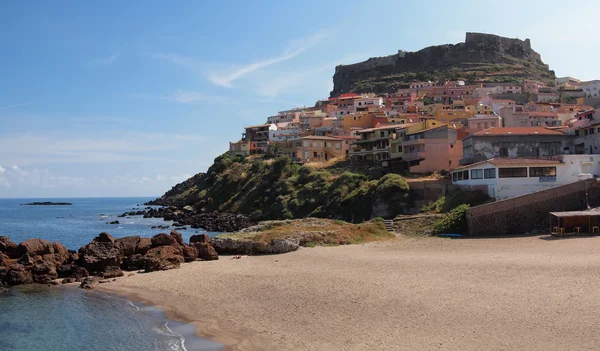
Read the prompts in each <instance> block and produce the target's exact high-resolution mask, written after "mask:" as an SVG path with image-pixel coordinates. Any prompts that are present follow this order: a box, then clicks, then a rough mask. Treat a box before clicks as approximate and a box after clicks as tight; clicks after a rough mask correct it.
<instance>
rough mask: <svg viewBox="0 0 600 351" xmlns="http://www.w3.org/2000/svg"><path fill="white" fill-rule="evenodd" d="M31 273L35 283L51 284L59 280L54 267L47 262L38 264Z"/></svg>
mask: <svg viewBox="0 0 600 351" xmlns="http://www.w3.org/2000/svg"><path fill="white" fill-rule="evenodd" d="M31 273H32V275H33V281H34V282H35V283H39V284H51V283H52V281H53V280H54V279H56V278H58V274H57V273H56V268H55V267H54V265H53V264H52V263H50V262H46V261H42V262H36V263H35V265H34V266H33V267H32V268H31Z"/></svg>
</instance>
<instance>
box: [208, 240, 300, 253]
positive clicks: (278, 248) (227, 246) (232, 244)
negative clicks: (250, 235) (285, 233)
mask: <svg viewBox="0 0 600 351" xmlns="http://www.w3.org/2000/svg"><path fill="white" fill-rule="evenodd" d="M211 242H212V245H213V246H214V248H215V250H216V251H217V252H218V253H220V254H231V255H249V254H258V255H261V254H281V253H286V252H290V251H296V250H298V248H299V247H300V241H299V240H298V239H273V240H271V241H270V242H262V241H252V240H249V239H244V238H229V237H227V236H222V237H214V238H211Z"/></svg>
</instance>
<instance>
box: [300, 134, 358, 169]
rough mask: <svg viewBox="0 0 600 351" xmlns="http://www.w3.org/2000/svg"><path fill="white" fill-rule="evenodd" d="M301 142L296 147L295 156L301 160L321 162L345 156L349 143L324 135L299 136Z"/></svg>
mask: <svg viewBox="0 0 600 351" xmlns="http://www.w3.org/2000/svg"><path fill="white" fill-rule="evenodd" d="M301 140H302V144H301V146H300V147H298V149H297V154H296V155H297V157H298V158H299V159H301V160H302V162H304V163H306V162H322V161H327V160H331V159H332V158H344V157H346V150H348V149H349V148H350V145H349V144H347V143H344V140H342V139H338V138H331V137H326V136H316V135H311V136H305V137H302V138H301Z"/></svg>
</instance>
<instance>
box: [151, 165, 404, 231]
mask: <svg viewBox="0 0 600 351" xmlns="http://www.w3.org/2000/svg"><path fill="white" fill-rule="evenodd" d="M163 199H165V200H167V202H168V203H172V204H177V205H193V206H195V207H196V208H198V209H204V210H207V211H215V210H216V211H222V212H234V213H243V214H247V215H250V216H251V217H252V218H253V219H255V220H266V219H292V218H304V217H309V216H310V217H320V218H334V219H341V220H345V221H350V222H362V221H366V220H369V219H371V218H372V217H376V216H389V217H393V216H395V215H397V214H399V213H403V211H404V212H405V211H407V210H408V208H409V207H411V206H412V205H411V204H412V201H411V195H410V188H409V185H408V184H407V183H406V181H405V180H404V178H402V177H401V176H400V175H398V174H386V175H384V176H382V177H380V178H377V179H375V177H369V176H368V175H365V174H362V173H353V172H350V171H343V172H342V171H341V170H340V169H339V168H333V169H332V170H329V169H318V168H312V167H308V166H301V165H298V164H294V163H291V162H290V159H289V158H288V157H285V156H282V157H278V158H275V159H265V158H264V157H247V158H243V157H241V156H233V155H231V154H229V153H225V154H223V155H221V156H219V157H217V158H216V159H215V162H214V164H213V165H212V166H211V167H210V168H209V169H208V171H207V172H206V173H205V174H201V175H199V176H195V177H194V179H193V180H190V181H187V182H186V186H180V185H178V186H176V187H175V188H174V189H172V190H171V191H170V192H168V193H167V194H165V196H163Z"/></svg>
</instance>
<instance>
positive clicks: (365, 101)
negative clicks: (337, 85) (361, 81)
mask: <svg viewBox="0 0 600 351" xmlns="http://www.w3.org/2000/svg"><path fill="white" fill-rule="evenodd" d="M382 106H383V98H380V97H378V98H362V99H356V100H354V111H361V110H366V109H367V108H369V107H382Z"/></svg>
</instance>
